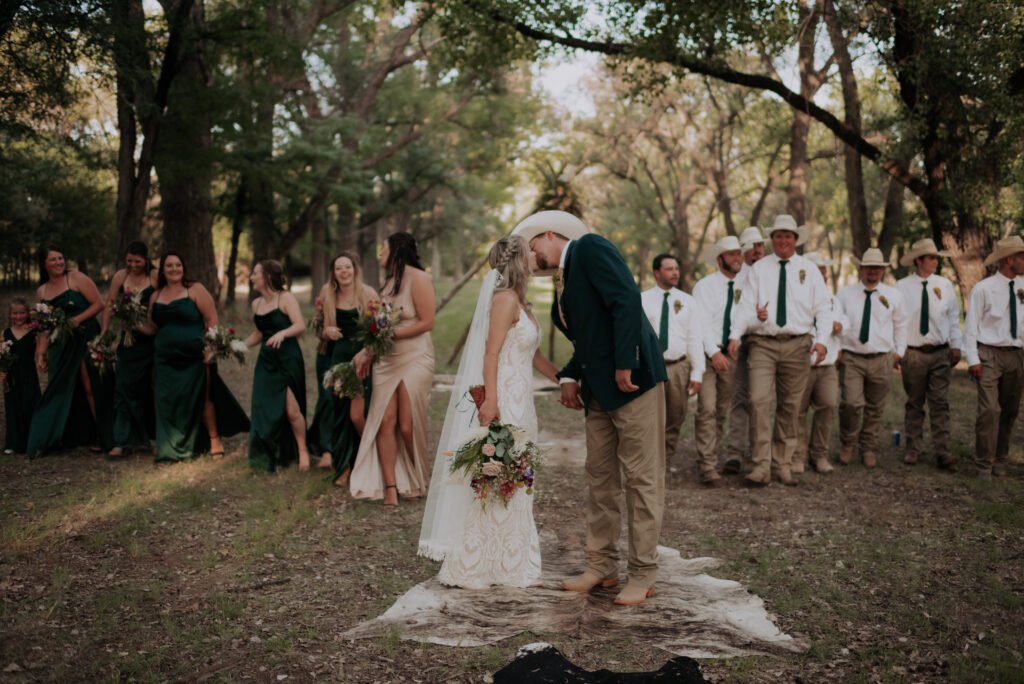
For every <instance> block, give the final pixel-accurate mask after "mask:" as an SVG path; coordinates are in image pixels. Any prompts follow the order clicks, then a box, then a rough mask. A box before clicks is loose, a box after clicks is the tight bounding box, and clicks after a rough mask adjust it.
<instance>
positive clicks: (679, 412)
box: [665, 359, 693, 459]
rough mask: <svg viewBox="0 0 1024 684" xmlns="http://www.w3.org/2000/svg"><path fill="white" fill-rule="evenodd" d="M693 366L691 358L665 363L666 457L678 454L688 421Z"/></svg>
mask: <svg viewBox="0 0 1024 684" xmlns="http://www.w3.org/2000/svg"><path fill="white" fill-rule="evenodd" d="M691 370H693V366H692V365H691V364H690V361H689V359H687V360H686V361H676V362H675V363H669V362H666V363H665V372H666V373H667V374H668V382H666V383H665V458H666V459H670V458H672V457H673V456H675V454H676V443H677V442H678V441H679V430H680V429H681V428H682V427H683V423H684V422H685V421H686V404H687V402H689V401H690V395H689V393H688V392H687V387H688V386H689V384H690V371H691Z"/></svg>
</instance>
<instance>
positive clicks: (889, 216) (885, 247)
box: [853, 178, 906, 259]
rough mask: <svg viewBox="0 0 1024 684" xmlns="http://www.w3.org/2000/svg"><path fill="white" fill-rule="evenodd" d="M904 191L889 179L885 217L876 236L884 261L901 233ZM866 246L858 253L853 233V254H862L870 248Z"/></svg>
mask: <svg viewBox="0 0 1024 684" xmlns="http://www.w3.org/2000/svg"><path fill="white" fill-rule="evenodd" d="M905 189H906V188H905V187H904V185H903V183H900V182H899V181H898V180H896V179H895V178H890V179H889V188H888V190H887V191H886V193H885V217H884V218H883V219H882V230H881V232H880V233H879V234H878V248H879V249H880V250H882V255H883V256H884V257H885V258H886V259H889V255H890V254H891V253H892V248H893V245H894V244H896V237H897V236H898V235H899V234H900V233H901V232H902V231H901V228H903V195H904V190H905ZM866 244H867V246H865V247H864V248H863V249H861V250H860V252H858V251H857V248H858V247H857V234H856V233H854V242H853V250H854V254H863V253H864V249H867V247H868V246H870V243H866Z"/></svg>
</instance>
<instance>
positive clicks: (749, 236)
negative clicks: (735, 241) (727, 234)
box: [740, 226, 764, 252]
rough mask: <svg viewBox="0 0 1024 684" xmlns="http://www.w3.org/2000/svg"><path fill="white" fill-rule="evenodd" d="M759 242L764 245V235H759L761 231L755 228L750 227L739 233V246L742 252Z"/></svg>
mask: <svg viewBox="0 0 1024 684" xmlns="http://www.w3.org/2000/svg"><path fill="white" fill-rule="evenodd" d="M759 242H760V243H761V244H762V245H763V244H764V235H762V234H761V229H760V228H758V227H757V226H750V227H749V228H747V229H746V230H744V231H743V232H742V233H740V246H741V249H742V250H743V251H744V252H746V251H747V250H748V249H750V248H751V247H753V246H754V245H756V244H757V243H759Z"/></svg>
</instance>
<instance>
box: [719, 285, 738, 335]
mask: <svg viewBox="0 0 1024 684" xmlns="http://www.w3.org/2000/svg"><path fill="white" fill-rule="evenodd" d="M735 284H736V281H734V280H730V281H729V298H728V299H727V300H725V319H724V320H723V321H722V349H725V348H726V347H728V346H729V328H730V325H731V323H730V321H731V316H732V287H733V285H735Z"/></svg>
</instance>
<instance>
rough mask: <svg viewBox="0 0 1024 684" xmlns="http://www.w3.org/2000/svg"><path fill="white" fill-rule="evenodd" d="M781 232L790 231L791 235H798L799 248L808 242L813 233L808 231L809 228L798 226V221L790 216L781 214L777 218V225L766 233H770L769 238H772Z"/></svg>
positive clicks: (797, 244)
mask: <svg viewBox="0 0 1024 684" xmlns="http://www.w3.org/2000/svg"><path fill="white" fill-rule="evenodd" d="M780 230H788V231H789V232H790V233H793V234H794V235H796V246H797V247H799V246H800V245H802V244H804V243H805V242H807V236H808V235H809V234H810V232H811V231H810V230H808V229H807V226H797V225H796V219H794V218H793V217H792V216H790V215H789V214H779V215H778V216H776V217H775V224H774V225H773V226H772V227H771V228H769V229H768V230H767V231H765V232H767V233H768V237H771V236H772V233H775V232H777V231H780Z"/></svg>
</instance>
